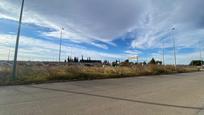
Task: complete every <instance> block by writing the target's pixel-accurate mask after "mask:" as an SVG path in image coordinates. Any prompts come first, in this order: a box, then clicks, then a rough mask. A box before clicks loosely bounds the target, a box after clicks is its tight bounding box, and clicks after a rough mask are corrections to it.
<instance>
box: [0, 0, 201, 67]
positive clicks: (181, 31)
mask: <svg viewBox="0 0 204 115" xmlns="http://www.w3.org/2000/svg"><path fill="white" fill-rule="evenodd" d="M203 6H204V1H203V0H188V2H187V1H186V0H25V5H24V12H23V19H22V28H21V36H20V42H19V52H18V60H27V61H28V60H32V61H57V60H58V54H59V43H60V33H61V31H62V54H61V59H62V61H63V60H64V59H66V57H67V56H72V57H74V56H77V57H81V56H82V55H83V56H84V57H91V58H92V59H100V60H109V61H114V60H116V59H117V60H125V59H128V57H133V56H138V57H139V61H140V62H143V61H147V62H148V61H149V60H150V59H151V58H155V59H157V60H161V61H162V54H163V49H164V54H165V55H164V56H165V63H166V64H173V63H174V55H173V54H174V52H173V41H174V40H175V46H176V56H177V63H178V64H189V63H190V61H191V60H197V59H200V51H201V54H202V55H203V56H202V58H203V57H204V52H203V49H204V48H203V46H204V12H203V10H204V9H203ZM20 7H21V0H0V60H8V59H9V60H13V55H14V47H15V41H16V34H17V28H18V20H19V15H20ZM61 28H64V30H62V29H61ZM172 28H175V30H173V29H172Z"/></svg>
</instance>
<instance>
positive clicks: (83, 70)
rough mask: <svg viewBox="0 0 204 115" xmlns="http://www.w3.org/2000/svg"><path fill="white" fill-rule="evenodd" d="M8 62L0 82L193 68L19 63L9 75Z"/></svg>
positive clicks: (145, 73)
mask: <svg viewBox="0 0 204 115" xmlns="http://www.w3.org/2000/svg"><path fill="white" fill-rule="evenodd" d="M11 67H12V66H11V64H10V65H3V66H2V65H1V66H0V85H9V84H10V85H12V84H14V85H15V84H30V83H44V82H56V81H67V80H71V81H73V80H93V79H107V78H122V77H133V76H134V77H135V76H141V75H158V74H171V73H184V72H193V71H197V68H193V67H188V66H185V67H178V68H177V70H175V68H174V66H161V65H145V66H142V65H133V66H118V67H112V66H105V67H86V66H82V65H67V64H60V65H59V64H43V63H29V64H27V63H23V64H18V66H17V78H16V79H15V80H13V79H11V70H12V69H11Z"/></svg>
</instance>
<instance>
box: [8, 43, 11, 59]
mask: <svg viewBox="0 0 204 115" xmlns="http://www.w3.org/2000/svg"><path fill="white" fill-rule="evenodd" d="M10 55H11V46H9V52H8V62H9V61H10Z"/></svg>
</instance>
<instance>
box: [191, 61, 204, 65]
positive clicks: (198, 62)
mask: <svg viewBox="0 0 204 115" xmlns="http://www.w3.org/2000/svg"><path fill="white" fill-rule="evenodd" d="M203 64H204V61H202V60H192V61H191V63H190V64H189V65H190V66H201V65H203Z"/></svg>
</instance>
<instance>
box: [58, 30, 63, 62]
mask: <svg viewBox="0 0 204 115" xmlns="http://www.w3.org/2000/svg"><path fill="white" fill-rule="evenodd" d="M63 30H64V28H61V32H60V45H59V63H60V61H61V49H62V31H63Z"/></svg>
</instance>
